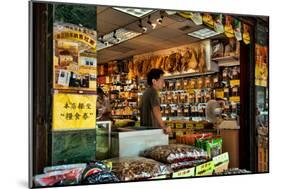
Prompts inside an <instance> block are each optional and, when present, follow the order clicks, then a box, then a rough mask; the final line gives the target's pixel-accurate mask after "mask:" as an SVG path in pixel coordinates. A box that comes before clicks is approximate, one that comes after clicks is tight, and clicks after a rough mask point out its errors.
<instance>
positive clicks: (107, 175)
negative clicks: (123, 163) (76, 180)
mask: <svg viewBox="0 0 281 189" xmlns="http://www.w3.org/2000/svg"><path fill="white" fill-rule="evenodd" d="M114 182H119V179H118V178H117V176H116V175H115V174H114V173H112V172H107V171H100V172H97V173H93V174H89V175H88V176H86V177H85V178H84V179H83V180H82V184H99V183H114Z"/></svg>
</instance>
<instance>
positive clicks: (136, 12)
mask: <svg viewBox="0 0 281 189" xmlns="http://www.w3.org/2000/svg"><path fill="white" fill-rule="evenodd" d="M113 9H115V10H119V11H121V12H124V13H126V14H129V15H133V16H135V17H138V18H140V17H143V16H144V15H146V14H148V13H151V12H153V11H154V10H150V9H134V8H121V7H113Z"/></svg>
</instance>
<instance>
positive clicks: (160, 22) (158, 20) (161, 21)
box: [156, 11, 164, 25]
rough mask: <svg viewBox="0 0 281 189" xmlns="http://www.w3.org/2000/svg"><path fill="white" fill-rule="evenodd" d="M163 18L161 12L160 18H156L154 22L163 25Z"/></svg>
mask: <svg viewBox="0 0 281 189" xmlns="http://www.w3.org/2000/svg"><path fill="white" fill-rule="evenodd" d="M163 18H164V15H163V12H162V11H161V12H160V18H158V19H157V20H156V22H157V23H158V24H160V25H161V24H162V23H163Z"/></svg>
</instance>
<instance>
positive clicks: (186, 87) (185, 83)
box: [182, 78, 188, 90]
mask: <svg viewBox="0 0 281 189" xmlns="http://www.w3.org/2000/svg"><path fill="white" fill-rule="evenodd" d="M182 83H183V89H184V90H187V89H188V79H187V78H184V79H183V80H182Z"/></svg>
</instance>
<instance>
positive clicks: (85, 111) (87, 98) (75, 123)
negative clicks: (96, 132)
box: [52, 93, 97, 131]
mask: <svg viewBox="0 0 281 189" xmlns="http://www.w3.org/2000/svg"><path fill="white" fill-rule="evenodd" d="M53 99H54V101H53V128H52V129H53V130H54V131H58V130H63V131H66V130H73V129H91V128H95V125H96V124H95V122H96V99H97V96H96V95H80V94H62V93H55V94H54V96H53Z"/></svg>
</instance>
